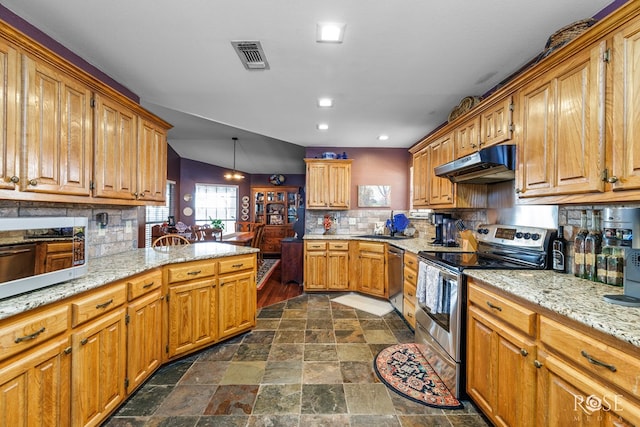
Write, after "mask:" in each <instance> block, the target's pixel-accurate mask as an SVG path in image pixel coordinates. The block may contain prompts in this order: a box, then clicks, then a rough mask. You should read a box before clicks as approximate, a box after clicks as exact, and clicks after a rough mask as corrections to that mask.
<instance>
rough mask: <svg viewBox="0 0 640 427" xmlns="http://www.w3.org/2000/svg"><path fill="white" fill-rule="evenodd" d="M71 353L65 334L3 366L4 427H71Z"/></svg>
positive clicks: (1, 404)
mask: <svg viewBox="0 0 640 427" xmlns="http://www.w3.org/2000/svg"><path fill="white" fill-rule="evenodd" d="M70 350H71V346H70V345H69V337H68V336H66V335H65V336H61V337H57V338H54V339H52V340H49V341H47V342H46V343H43V344H41V345H38V346H37V347H35V348H34V349H33V350H31V351H29V352H25V353H24V354H23V355H21V357H19V358H16V359H14V360H13V361H12V362H11V363H8V364H6V363H5V364H4V365H0V408H2V411H0V426H2V427H14V426H23V425H29V426H50V427H57V426H66V425H70V419H69V416H70V403H71V402H70V393H69V388H70V381H71V352H70ZM27 420H28V424H27Z"/></svg>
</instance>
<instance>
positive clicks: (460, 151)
mask: <svg viewBox="0 0 640 427" xmlns="http://www.w3.org/2000/svg"><path fill="white" fill-rule="evenodd" d="M453 137H454V140H455V157H464V156H466V155H468V154H471V153H474V152H476V151H478V149H479V148H480V116H475V117H473V118H472V119H470V120H468V121H466V122H464V123H463V124H462V125H460V126H458V127H456V128H455V130H454V131H453ZM451 160H453V159H451Z"/></svg>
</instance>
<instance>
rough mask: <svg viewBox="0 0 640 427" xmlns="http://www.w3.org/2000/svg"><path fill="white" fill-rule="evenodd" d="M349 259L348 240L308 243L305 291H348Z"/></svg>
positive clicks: (305, 263)
mask: <svg viewBox="0 0 640 427" xmlns="http://www.w3.org/2000/svg"><path fill="white" fill-rule="evenodd" d="M349 259H350V258H349V242H348V241H346V240H327V241H306V242H305V262H304V286H305V290H308V291H313V290H325V291H326V290H329V291H340V290H342V291H344V290H348V289H349V282H350V280H349V272H350V267H349Z"/></svg>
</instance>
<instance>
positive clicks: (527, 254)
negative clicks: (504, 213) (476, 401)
mask: <svg viewBox="0 0 640 427" xmlns="http://www.w3.org/2000/svg"><path fill="white" fill-rule="evenodd" d="M475 235H476V239H477V240H478V250H477V251H476V252H428V251H421V252H419V253H418V256H419V271H418V286H417V295H416V296H417V299H418V308H417V310H416V342H417V343H420V344H424V346H425V347H424V348H425V351H424V356H425V357H426V358H427V360H428V361H429V363H430V364H431V366H432V367H433V368H434V370H435V371H436V372H437V373H438V375H439V376H440V378H441V379H442V380H443V381H444V383H445V384H446V385H447V387H448V388H449V390H450V391H451V392H452V393H453V394H454V395H455V396H456V397H461V396H463V395H464V388H465V379H464V351H465V348H464V342H465V322H466V318H465V306H466V276H465V275H464V271H465V270H466V269H547V268H549V267H550V265H551V250H550V245H551V242H552V241H553V239H554V238H555V231H554V230H550V229H545V228H537V227H522V226H510V225H497V224H493V225H482V226H480V227H479V228H478V230H476V232H475Z"/></svg>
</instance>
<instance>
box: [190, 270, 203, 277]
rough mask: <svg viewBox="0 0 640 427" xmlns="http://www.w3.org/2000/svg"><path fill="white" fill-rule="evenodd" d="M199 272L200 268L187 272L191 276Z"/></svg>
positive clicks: (200, 271)
mask: <svg viewBox="0 0 640 427" xmlns="http://www.w3.org/2000/svg"><path fill="white" fill-rule="evenodd" d="M200 273H202V270H196V271H190V272H188V273H187V274H189V275H191V276H195V275H197V274H200Z"/></svg>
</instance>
